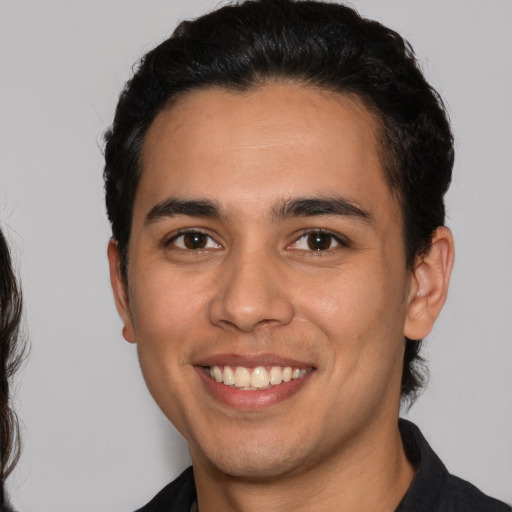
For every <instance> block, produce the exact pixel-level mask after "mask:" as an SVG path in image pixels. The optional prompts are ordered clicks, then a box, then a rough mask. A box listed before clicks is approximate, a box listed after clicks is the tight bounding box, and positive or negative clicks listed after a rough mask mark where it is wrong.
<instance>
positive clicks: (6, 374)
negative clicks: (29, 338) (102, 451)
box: [0, 230, 25, 503]
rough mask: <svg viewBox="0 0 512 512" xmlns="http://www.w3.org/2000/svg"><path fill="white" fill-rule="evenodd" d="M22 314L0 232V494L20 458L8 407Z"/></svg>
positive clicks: (22, 348)
mask: <svg viewBox="0 0 512 512" xmlns="http://www.w3.org/2000/svg"><path fill="white" fill-rule="evenodd" d="M21 314H22V298H21V290H20V288H19V285H18V282H17V280H16V277H15V275H14V272H13V269H12V265H11V257H10V254H9V248H8V246H7V242H6V240H5V237H4V235H3V233H2V231H1V230H0V492H2V489H3V484H4V482H5V479H6V478H7V477H8V476H9V474H10V473H11V471H12V469H13V468H14V465H15V464H16V462H17V460H18V458H19V455H20V444H19V426H18V420H17V417H16V414H15V413H14V411H13V410H12V409H11V407H10V404H9V382H10V379H11V377H12V376H13V375H14V373H15V372H16V370H17V369H18V368H19V366H20V364H21V361H22V358H23V354H24V351H25V345H24V342H23V337H22V336H20V322H21ZM0 498H2V496H0ZM0 503H3V501H0Z"/></svg>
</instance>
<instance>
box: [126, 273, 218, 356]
mask: <svg viewBox="0 0 512 512" xmlns="http://www.w3.org/2000/svg"><path fill="white" fill-rule="evenodd" d="M138 282H140V283H143V289H137V284H138V283H137V282H135V283H134V286H133V293H131V294H130V304H131V310H132V314H133V320H134V328H135V334H136V341H137V343H139V345H146V344H148V343H151V344H152V345H153V346H155V348H157V347H158V346H159V345H163V347H161V348H165V347H170V346H172V347H173V348H174V349H176V346H177V345H178V346H183V345H184V343H183V342H184V341H185V340H186V338H187V336H189V335H191V333H192V332H193V331H194V330H197V329H198V328H200V327H201V326H202V325H203V324H204V319H205V318H206V312H207V304H208V301H209V297H208V295H207V289H208V287H207V286H206V285H205V284H204V283H202V282H201V279H190V278H186V277H183V276H180V275H177V274H175V273H173V274H172V275H170V274H169V273H164V272H158V271H154V272H151V273H149V272H148V273H146V274H139V281H138Z"/></svg>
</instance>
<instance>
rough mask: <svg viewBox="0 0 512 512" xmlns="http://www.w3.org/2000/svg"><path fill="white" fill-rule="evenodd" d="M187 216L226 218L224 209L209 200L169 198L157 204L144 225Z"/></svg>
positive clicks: (147, 216)
mask: <svg viewBox="0 0 512 512" xmlns="http://www.w3.org/2000/svg"><path fill="white" fill-rule="evenodd" d="M177 215H187V216H189V217H203V218H209V219H221V218H224V214H223V213H222V208H221V207H220V206H219V205H218V204H217V203H215V202H214V201H211V200H209V199H190V200H187V199H178V198H176V197H169V198H167V199H165V200H164V201H161V202H160V203H158V204H156V205H155V206H153V208H151V210H150V211H149V213H148V214H147V215H146V219H145V221H144V224H145V225H146V226H148V225H150V224H153V223H154V222H157V221H158V220H160V219H164V218H169V217H175V216H177Z"/></svg>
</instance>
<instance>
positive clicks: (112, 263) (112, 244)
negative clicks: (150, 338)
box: [107, 238, 135, 343]
mask: <svg viewBox="0 0 512 512" xmlns="http://www.w3.org/2000/svg"><path fill="white" fill-rule="evenodd" d="M107 255H108V263H109V267H110V284H111V285H112V291H113V293H114V300H115V303H116V308H117V312H118V313H119V316H120V317H121V320H122V321H123V324H124V326H123V338H124V339H125V340H126V341H129V342H130V343H135V331H134V328H133V322H132V317H131V311H130V302H129V299H128V287H127V284H126V280H125V279H124V278H123V276H122V274H121V260H120V256H119V247H118V245H117V241H116V240H114V239H112V238H111V239H110V241H109V243H108V249H107Z"/></svg>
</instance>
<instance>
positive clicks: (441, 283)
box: [404, 227, 455, 340]
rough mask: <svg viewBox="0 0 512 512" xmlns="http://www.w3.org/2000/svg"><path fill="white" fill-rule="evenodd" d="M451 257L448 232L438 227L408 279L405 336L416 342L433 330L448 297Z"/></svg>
mask: <svg viewBox="0 0 512 512" xmlns="http://www.w3.org/2000/svg"><path fill="white" fill-rule="evenodd" d="M454 255H455V250H454V244H453V236H452V234H451V231H450V230H449V229H448V228H446V227H439V228H437V229H436V230H435V231H434V234H433V236H432V244H431V247H430V250H429V251H428V253H427V254H425V255H423V256H419V257H418V259H417V261H416V263H415V267H414V271H413V273H412V276H411V283H410V289H409V296H408V299H407V317H406V321H405V326H404V336H405V337H407V338H409V339H412V340H419V339H421V338H424V337H425V336H427V334H429V333H430V331H431V330H432V328H433V326H434V322H435V321H436V319H437V317H438V316H439V313H440V312H441V309H442V308H443V305H444V303H445V301H446V297H447V295H448V286H449V283H450V275H451V272H452V267H453V261H454Z"/></svg>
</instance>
